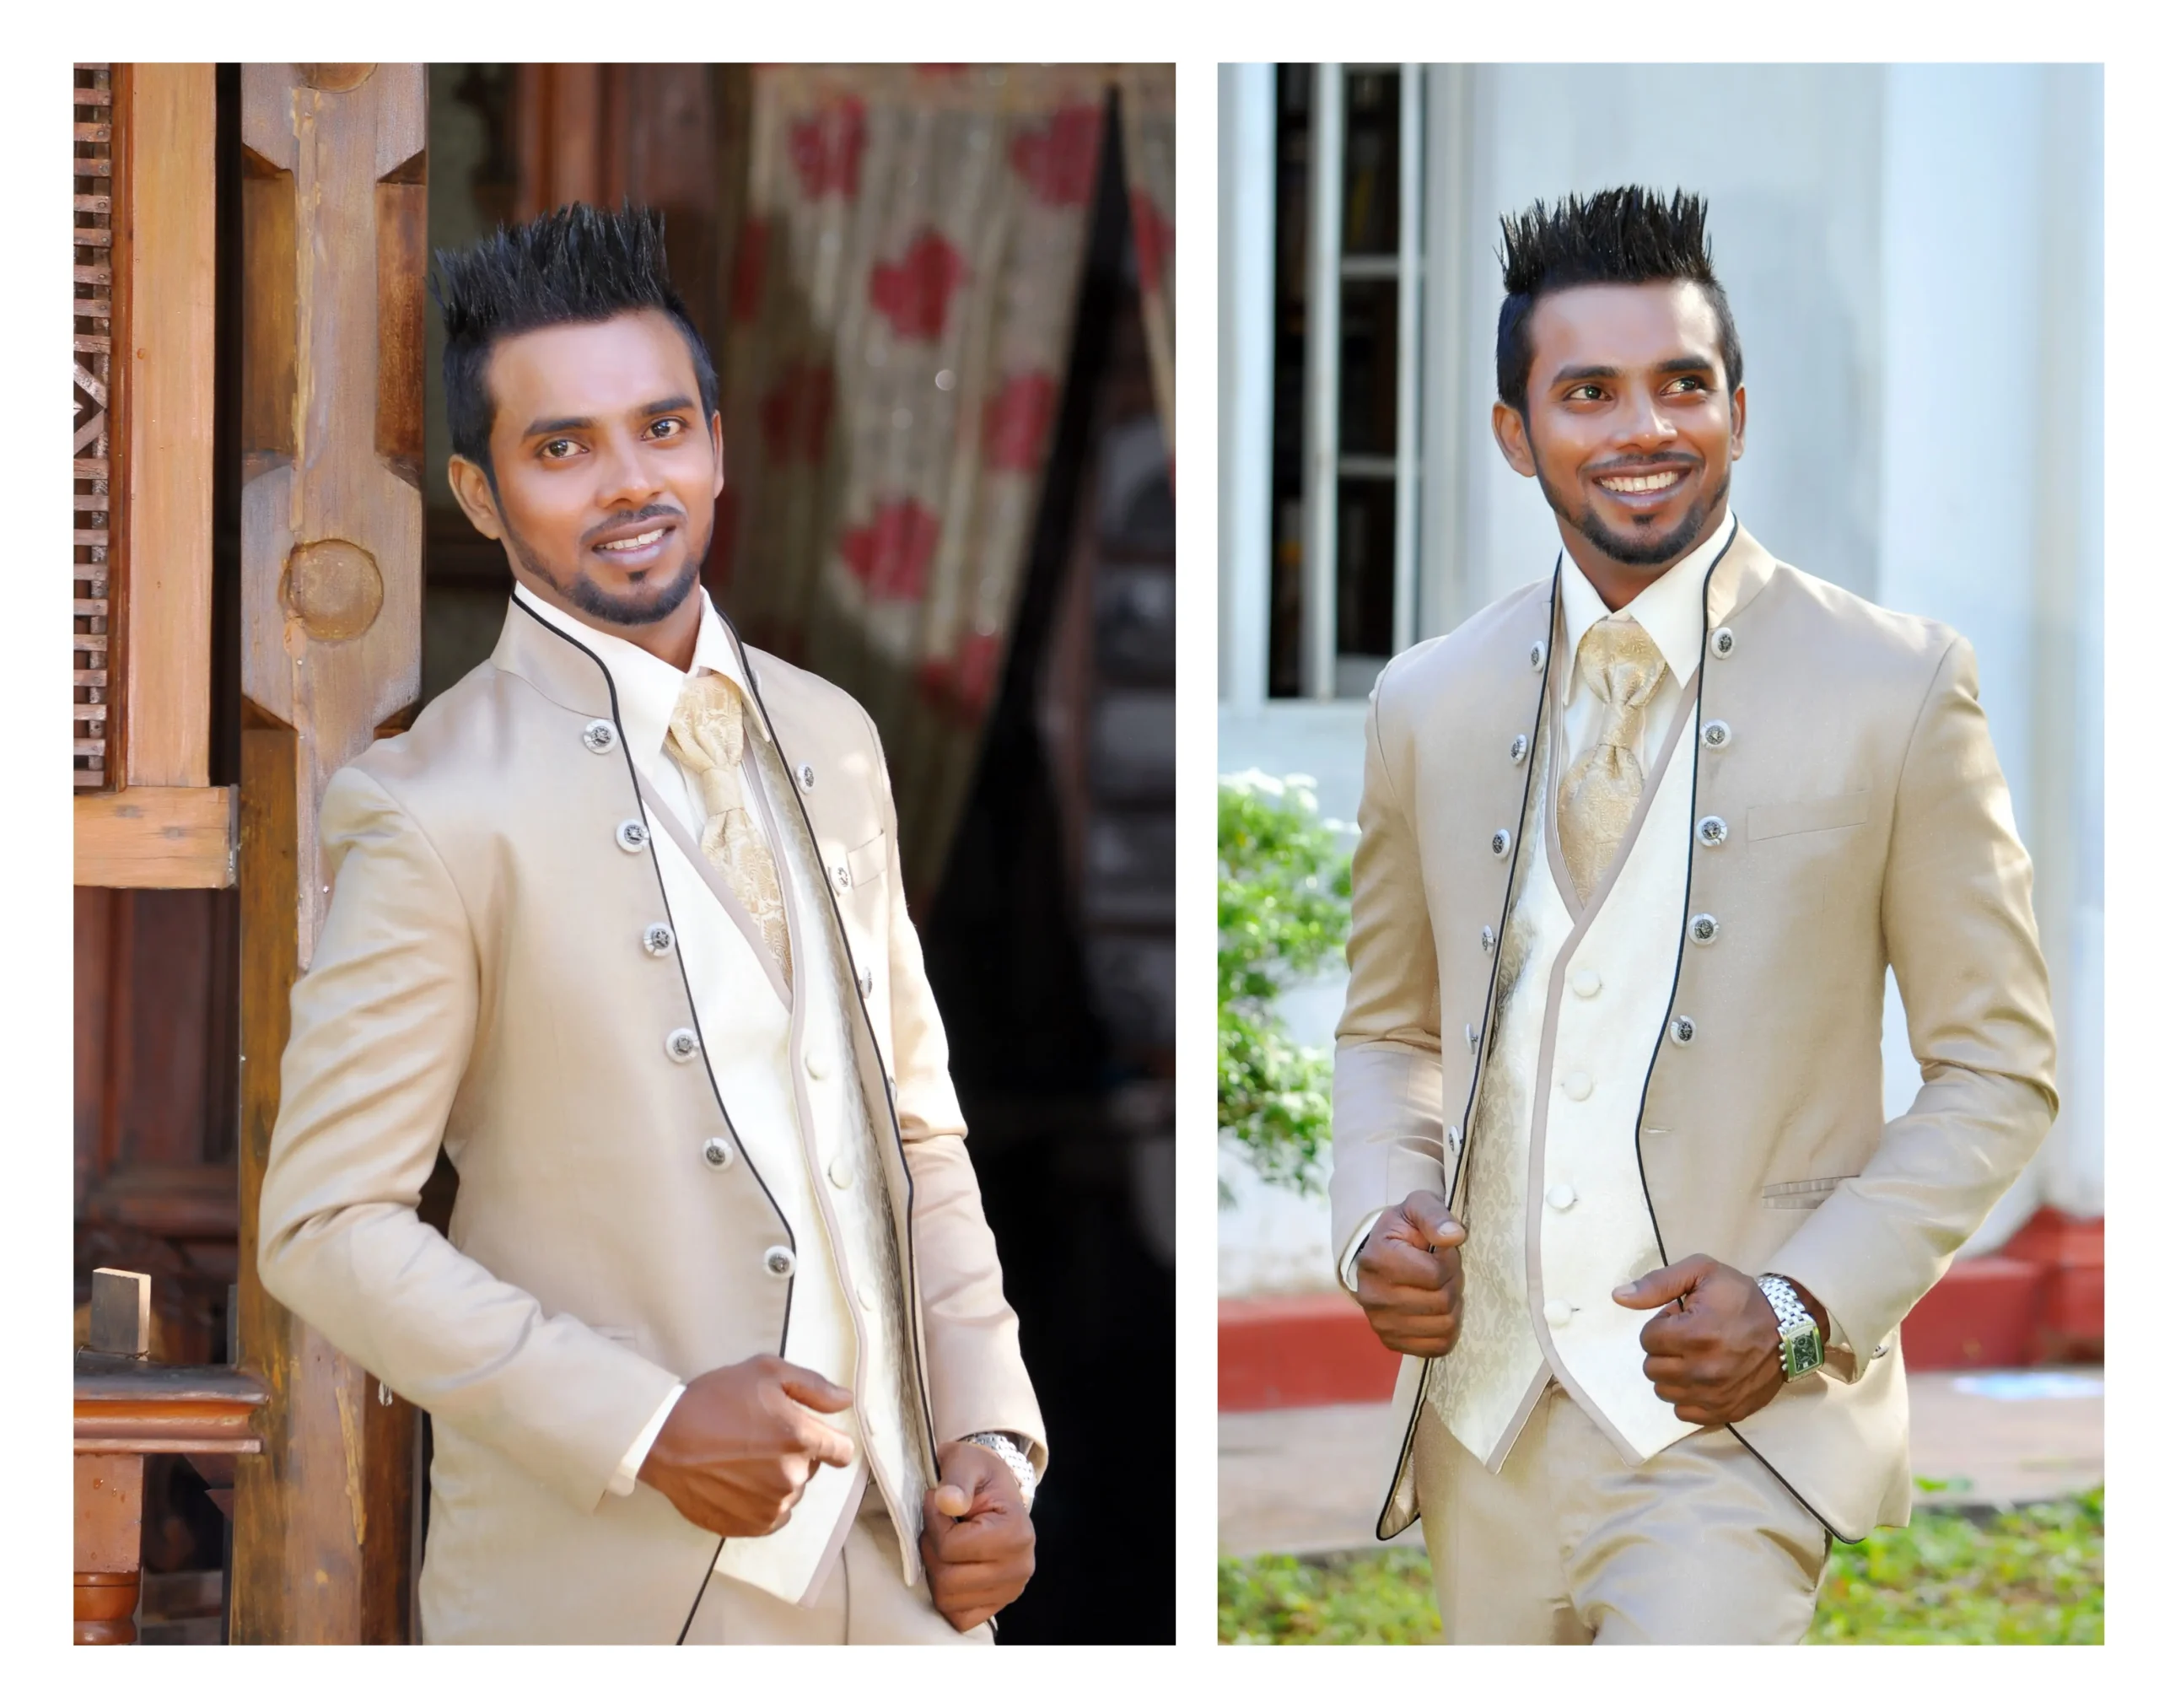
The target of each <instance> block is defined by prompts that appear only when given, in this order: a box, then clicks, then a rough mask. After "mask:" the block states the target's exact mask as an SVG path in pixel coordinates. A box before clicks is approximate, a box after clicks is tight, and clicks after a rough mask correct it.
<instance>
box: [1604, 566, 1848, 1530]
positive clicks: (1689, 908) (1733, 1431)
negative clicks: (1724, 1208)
mask: <svg viewBox="0 0 2159 1708" xmlns="http://www.w3.org/2000/svg"><path fill="white" fill-rule="evenodd" d="M1738 540H1739V530H1738V529H1737V528H1736V527H1734V528H1733V529H1732V531H1731V539H1729V540H1727V541H1725V542H1724V550H1723V551H1721V552H1718V553H1717V555H1716V558H1715V561H1714V562H1713V563H1710V565H1709V573H1708V574H1705V575H1704V576H1703V577H1702V650H1701V653H1700V655H1699V657H1698V658H1697V660H1695V664H1694V670H1695V672H1696V679H1697V680H1698V681H1699V682H1700V683H1701V685H1702V687H1701V692H1700V693H1699V695H1698V696H1697V697H1696V699H1695V703H1694V705H1695V710H1694V715H1695V718H1696V719H1697V720H1698V728H1699V724H1701V723H1705V722H1706V721H1707V718H1706V711H1707V708H1706V707H1705V705H1704V701H1706V700H1707V699H1708V698H1709V583H1710V582H1711V581H1713V580H1714V579H1715V578H1716V573H1717V566H1718V564H1720V563H1723V562H1724V560H1725V554H1726V552H1730V551H1731V548H1732V547H1733V546H1735V545H1736V544H1737V543H1738ZM1701 804H1702V743H1701V741H1700V740H1699V736H1698V737H1697V739H1696V741H1695V742H1694V770H1693V789H1691V790H1690V791H1689V793H1688V804H1687V904H1686V906H1685V907H1683V908H1681V909H1680V920H1681V924H1680V929H1679V954H1678V956H1677V959H1675V960H1674V961H1673V962H1672V994H1671V995H1670V996H1669V997H1667V998H1666V1000H1665V1005H1664V1018H1663V1020H1662V1021H1661V1022H1660V1023H1659V1025H1658V1027H1657V1035H1656V1047H1655V1048H1653V1049H1652V1050H1651V1051H1650V1070H1649V1072H1648V1073H1646V1074H1645V1075H1643V1076H1642V1101H1641V1103H1640V1105H1639V1107H1637V1108H1636V1109H1635V1111H1634V1172H1635V1174H1636V1175H1637V1176H1638V1177H1639V1178H1640V1180H1641V1183H1642V1203H1643V1204H1645V1206H1646V1207H1647V1208H1648V1210H1649V1213H1650V1231H1652V1232H1654V1233H1655V1234H1656V1254H1657V1257H1658V1258H1659V1259H1660V1260H1661V1262H1663V1263H1670V1262H1671V1261H1672V1253H1670V1252H1668V1251H1666V1249H1665V1244H1664V1228H1663V1226H1662V1224H1661V1223H1660V1222H1659V1221H1658V1220H1657V1214H1656V1199H1654V1198H1652V1197H1651V1196H1650V1174H1649V1166H1648V1164H1647V1163H1646V1162H1645V1161H1643V1158H1642V1118H1643V1116H1644V1115H1645V1114H1646V1113H1648V1111H1649V1100H1650V1080H1654V1079H1655V1078H1656V1064H1657V1063H1658V1062H1659V1061H1660V1060H1661V1059H1662V1057H1663V1055H1664V1044H1665V1040H1666V1038H1668V1037H1671V1035H1672V1032H1671V1027H1672V1010H1673V1009H1675V1008H1677V1006H1678V1005H1679V974H1680V969H1681V967H1682V966H1683V963H1684V962H1685V961H1686V958H1687V928H1686V924H1685V921H1686V919H1687V918H1688V915H1689V914H1690V913H1692V912H1693V906H1694V850H1695V849H1696V848H1697V847H1698V846H1699V843H1697V841H1696V839H1695V836H1694V826H1695V823H1696V820H1695V817H1694V813H1695V810H1696V809H1697V808H1699V806H1701ZM1725 1429H1726V1432H1727V1433H1729V1434H1730V1435H1731V1438H1732V1440H1734V1441H1737V1442H1738V1443H1739V1445H1740V1446H1742V1447H1744V1448H1746V1449H1747V1452H1750V1453H1752V1454H1753V1456H1754V1457H1755V1458H1756V1460H1757V1461H1758V1462H1759V1463H1760V1464H1761V1467H1762V1468H1763V1470H1765V1471H1767V1472H1768V1473H1769V1474H1770V1475H1771V1476H1773V1477H1774V1478H1775V1479H1777V1482H1778V1483H1779V1485H1780V1486H1781V1487H1782V1488H1783V1490H1784V1491H1785V1493H1786V1494H1787V1495H1790V1496H1791V1497H1792V1499H1793V1500H1795V1501H1798V1502H1799V1504H1800V1505H1801V1506H1804V1507H1805V1508H1806V1510H1807V1511H1808V1512H1809V1513H1810V1514H1812V1516H1813V1517H1814V1519H1815V1521H1816V1522H1817V1523H1819V1524H1820V1525H1821V1527H1822V1528H1823V1529H1824V1530H1826V1531H1828V1533H1830V1534H1831V1535H1832V1536H1833V1537H1835V1538H1837V1540H1838V1541H1839V1542H1846V1543H1851V1542H1857V1541H1859V1540H1860V1538H1859V1537H1856V1536H1847V1535H1845V1534H1844V1532H1843V1531H1841V1530H1839V1529H1838V1528H1837V1527H1836V1526H1835V1525H1833V1524H1832V1523H1831V1522H1829V1521H1828V1519H1827V1518H1825V1517H1822V1513H1821V1511H1820V1510H1819V1509H1818V1508H1817V1507H1816V1506H1815V1505H1814V1503H1813V1502H1812V1501H1809V1500H1808V1499H1807V1498H1806V1495H1802V1494H1801V1493H1800V1492H1799V1490H1796V1489H1795V1488H1793V1487H1792V1485H1791V1484H1790V1482H1788V1481H1787V1480H1786V1479H1785V1474H1784V1473H1783V1472H1781V1471H1779V1469H1778V1468H1776V1467H1775V1466H1774V1465H1773V1464H1771V1463H1769V1461H1768V1460H1767V1459H1766V1458H1763V1457H1762V1453H1761V1451H1760V1449H1758V1447H1755V1445H1754V1444H1753V1442H1752V1441H1748V1440H1747V1437H1746V1436H1742V1434H1740V1432H1739V1430H1738V1427H1737V1425H1733V1424H1726V1425H1725Z"/></svg>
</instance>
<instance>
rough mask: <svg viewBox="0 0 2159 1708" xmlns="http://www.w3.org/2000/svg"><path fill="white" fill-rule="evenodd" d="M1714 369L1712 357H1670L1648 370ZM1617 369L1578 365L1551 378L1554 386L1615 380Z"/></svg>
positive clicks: (1698, 371) (1699, 371) (1702, 371)
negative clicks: (1586, 381) (1587, 381)
mask: <svg viewBox="0 0 2159 1708" xmlns="http://www.w3.org/2000/svg"><path fill="white" fill-rule="evenodd" d="M1715 367H1716V358H1715V357H1712V356H1672V357H1668V358H1666V359H1665V360H1664V361H1661V362H1660V363H1658V364H1656V367H1654V368H1652V369H1650V372H1651V373H1652V374H1706V373H1709V372H1711V371H1713V370H1714V369H1715ZM1618 377H1619V369H1617V368H1614V367H1612V366H1611V365H1609V364H1602V363H1578V364H1575V365H1574V366H1572V367H1568V368H1562V369H1560V370H1559V372H1558V373H1556V374H1553V376H1552V383H1553V385H1575V384H1577V383H1579V382H1580V381H1581V380H1617V379H1618Z"/></svg>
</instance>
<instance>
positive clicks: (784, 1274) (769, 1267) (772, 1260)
mask: <svg viewBox="0 0 2159 1708" xmlns="http://www.w3.org/2000/svg"><path fill="white" fill-rule="evenodd" d="M765 1273H766V1274H768V1275H776V1276H778V1278H779V1279H780V1280H786V1279H787V1278H788V1277H789V1275H791V1274H794V1253H793V1252H791V1251H789V1250H788V1248H787V1247H785V1246H773V1247H768V1248H767V1250H766V1253H765Z"/></svg>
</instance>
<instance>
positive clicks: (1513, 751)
mask: <svg viewBox="0 0 2159 1708" xmlns="http://www.w3.org/2000/svg"><path fill="white" fill-rule="evenodd" d="M1507 757H1508V758H1510V759H1511V760H1513V761H1514V762H1515V763H1516V764H1517V765H1519V764H1521V762H1522V761H1523V760H1525V759H1526V758H1528V757H1529V737H1528V736H1526V735H1517V736H1516V737H1515V739H1514V741H1512V742H1511V743H1510V744H1509V746H1508V748H1507Z"/></svg>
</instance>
